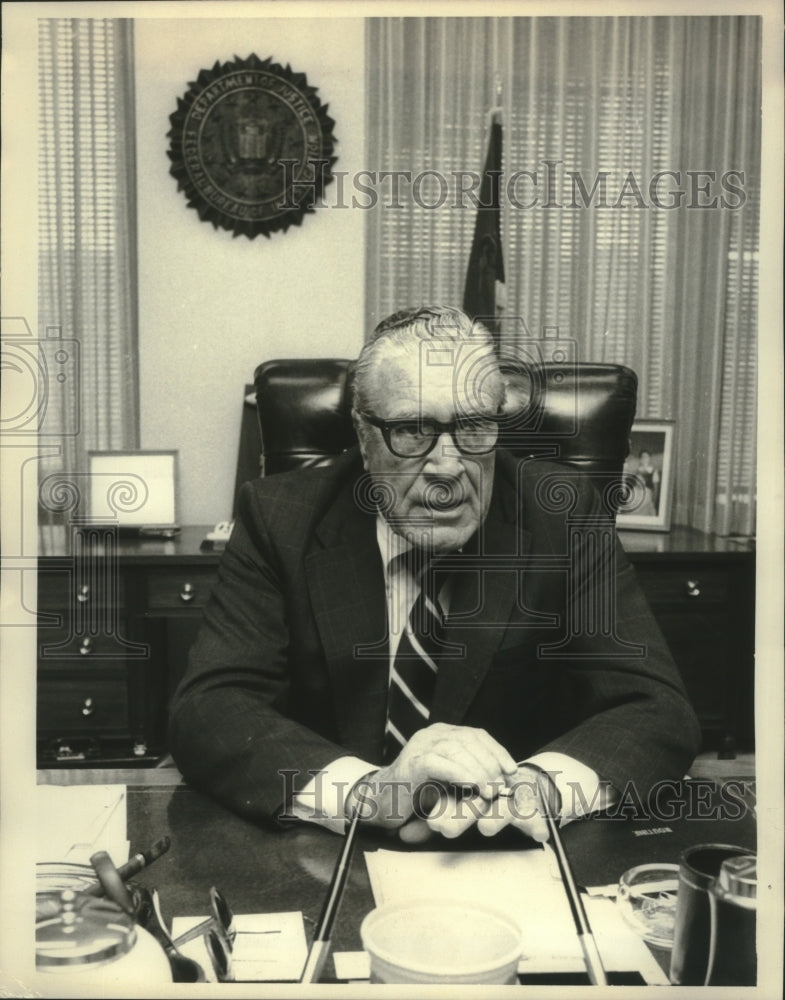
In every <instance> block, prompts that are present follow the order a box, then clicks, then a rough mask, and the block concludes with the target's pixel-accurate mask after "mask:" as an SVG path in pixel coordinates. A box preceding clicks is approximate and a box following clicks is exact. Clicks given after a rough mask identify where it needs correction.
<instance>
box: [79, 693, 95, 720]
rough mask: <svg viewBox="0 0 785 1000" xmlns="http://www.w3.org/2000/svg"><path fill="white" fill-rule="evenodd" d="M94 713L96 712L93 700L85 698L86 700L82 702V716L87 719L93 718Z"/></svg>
mask: <svg viewBox="0 0 785 1000" xmlns="http://www.w3.org/2000/svg"><path fill="white" fill-rule="evenodd" d="M93 712H95V706H94V705H93V699H92V698H85V700H84V701H83V702H82V715H83V716H84V717H85V718H88V717H89V716H91V715H92V714H93Z"/></svg>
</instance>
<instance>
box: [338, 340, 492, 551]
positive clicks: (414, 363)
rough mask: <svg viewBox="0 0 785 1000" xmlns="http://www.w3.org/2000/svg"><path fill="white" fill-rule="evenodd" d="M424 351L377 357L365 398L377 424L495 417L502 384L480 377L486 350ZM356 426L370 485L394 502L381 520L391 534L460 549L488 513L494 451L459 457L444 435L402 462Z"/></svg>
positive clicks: (371, 430)
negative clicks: (422, 453) (427, 449)
mask: <svg viewBox="0 0 785 1000" xmlns="http://www.w3.org/2000/svg"><path fill="white" fill-rule="evenodd" d="M421 347H422V349H421V350H420V352H419V355H418V353H417V352H413V353H411V354H410V353H405V354H404V353H401V352H400V350H394V349H390V350H389V351H386V352H380V355H379V357H378V358H377V361H376V364H375V366H374V369H373V371H372V372H371V373H370V376H371V377H370V380H369V381H370V385H369V386H368V393H367V395H368V401H367V408H368V410H370V411H371V412H372V414H373V416H374V417H376V418H379V419H381V420H387V421H395V420H413V421H427V420H429V419H430V420H435V421H439V422H440V423H443V424H449V423H451V422H452V421H454V420H455V419H456V417H460V418H462V419H466V418H470V417H482V416H488V415H492V414H495V413H496V412H497V410H498V407H499V404H500V402H501V396H502V388H501V383H500V381H499V379H498V377H497V376H496V374H495V372H494V374H493V375H492V376H491V377H485V378H483V377H482V374H483V372H484V373H485V374H486V375H487V373H488V371H489V365H488V363H487V361H488V352H487V351H482V352H478V348H477V347H476V346H475V345H472V344H468V345H467V344H459V343H456V342H447V341H444V342H429V343H427V344H426V343H423V344H422V345H421ZM483 359H485V363H484V364H483ZM440 362H441V363H440ZM491 367H492V366H491ZM476 372H479V373H480V375H479V379H478V377H477V376H476V374H475V373H476ZM355 420H356V422H357V428H358V436H359V439H360V448H361V451H362V455H363V461H364V464H365V469H366V471H367V472H368V473H369V474H370V475H371V477H372V479H373V481H374V483H375V484H379V485H382V486H383V487H384V488H385V490H384V495H387V494H388V493H389V495H390V496H391V497H392V501H391V503H390V504H389V505H387V506H386V507H385V510H384V513H385V515H386V517H387V520H388V521H389V522H390V524H391V526H392V527H393V529H394V530H395V531H397V532H398V534H400V535H404V536H406V535H408V534H413V535H414V536H415V538H421V537H422V536H423V534H426V535H427V537H428V539H429V542H428V544H429V545H431V546H432V548H433V551H434V552H437V553H438V552H453V551H455V550H456V549H459V548H460V547H461V546H462V545H464V544H465V543H466V542H467V541H468V540H469V538H471V536H472V535H473V534H474V533H475V531H477V529H478V527H479V526H480V524H482V522H483V521H484V519H485V516H486V514H487V513H488V507H489V505H490V501H491V491H492V485H493V469H494V461H495V454H494V452H493V450H491V451H489V452H487V453H485V454H479V455H477V454H472V455H466V454H463V453H461V452H460V451H459V450H458V448H457V446H456V444H455V441H454V440H453V437H452V435H451V434H449V433H447V432H446V431H445V432H442V433H441V434H440V436H439V437H438V439H437V441H436V444H435V446H434V448H433V449H432V451H431V452H430V453H429V454H428V455H425V456H422V457H419V458H406V457H399V456H397V455H395V454H393V453H392V452H391V451H390V449H389V448H388V447H387V444H386V443H385V440H384V436H383V434H382V430H381V429H380V428H378V427H376V426H373V425H371V424H369V423H368V422H367V421H363V420H362V418H361V417H360V418H358V417H355Z"/></svg>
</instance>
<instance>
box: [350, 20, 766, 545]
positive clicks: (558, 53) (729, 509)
mask: <svg viewBox="0 0 785 1000" xmlns="http://www.w3.org/2000/svg"><path fill="white" fill-rule="evenodd" d="M366 65H367V67H368V69H367V77H368V80H367V95H366V98H367V160H368V168H369V171H371V172H375V176H374V177H373V184H374V186H375V194H374V197H373V198H371V197H370V196H368V197H367V198H366V204H368V211H367V236H368V254H367V261H368V263H367V273H366V292H367V324H368V327H369V329H370V328H371V327H372V326H373V324H375V323H376V322H377V321H378V320H379V319H380V318H382V317H383V316H385V315H387V314H388V313H390V312H392V311H394V310H395V309H399V308H402V307H405V306H407V305H416V304H418V303H423V302H444V303H455V304H460V302H461V300H462V296H463V283H464V280H465V276H466V263H467V261H468V258H469V251H470V246H471V239H472V233H473V228H474V220H475V216H476V208H475V207H474V206H473V204H472V200H471V196H470V195H467V194H462V193H461V190H462V188H463V189H464V190H467V189H468V188H469V187H470V186H471V178H470V176H468V175H467V174H466V172H467V171H468V172H471V171H474V172H475V173H477V172H479V171H480V169H481V167H482V163H483V160H484V155H485V148H486V144H487V137H488V129H489V111H490V109H491V108H493V107H494V106H495V105H499V106H501V109H502V122H503V128H504V155H503V170H504V178H503V186H502V243H503V249H504V259H505V272H506V288H505V292H506V305H505V321H504V325H503V328H502V342H503V343H505V342H506V343H507V344H514V343H515V341H516V339H518V340H520V339H521V338H524V337H535V338H537V337H542V336H548V337H553V336H556V337H558V338H562V339H566V340H567V341H573V342H574V343H575V345H576V351H577V357H578V359H579V360H582V361H603V362H613V363H620V364H626V365H629V366H630V367H631V368H633V369H634V370H635V371H636V372H637V374H638V377H639V380H640V388H639V401H638V418H639V419H664V420H672V421H674V428H675V447H674V452H675V466H674V501H673V517H672V521H673V523H675V524H686V525H689V526H692V527H695V528H698V529H700V530H703V531H713V532H716V533H718V534H721V535H729V534H740V535H751V534H754V530H755V501H756V497H755V453H756V437H755V423H756V381H757V334H758V313H757V275H758V232H759V174H760V106H761V82H760V81H761V31H760V19H759V18H757V17H754V16H740V17H725V16H723V17H608V18H589V17H571V18H548V17H543V18H378V19H375V18H372V19H369V20H368V22H367V59H366ZM382 171H387V172H388V173H387V174H386V175H384V176H383V175H382V173H381V172H382ZM396 171H397V172H401V173H399V174H398V175H397V177H396V174H395V172H396ZM461 172H464V173H463V174H461ZM456 175H457V176H456ZM442 178H444V179H446V180H443V179H442ZM511 178H514V182H511ZM366 183H368V184H370V182H369V181H367V180H366ZM393 185H395V189H394V190H393ZM371 201H375V203H374V204H372V205H371V204H370V202H371Z"/></svg>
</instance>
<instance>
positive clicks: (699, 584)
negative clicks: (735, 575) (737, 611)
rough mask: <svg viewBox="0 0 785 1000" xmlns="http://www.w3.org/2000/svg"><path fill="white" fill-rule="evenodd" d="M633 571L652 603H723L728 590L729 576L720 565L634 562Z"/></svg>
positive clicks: (695, 604)
mask: <svg viewBox="0 0 785 1000" xmlns="http://www.w3.org/2000/svg"><path fill="white" fill-rule="evenodd" d="M635 572H636V574H637V577H638V581H639V582H640V585H641V587H642V588H643V590H644V593H645V594H646V597H647V598H648V599H649V601H650V602H651V604H652V605H663V604H667V605H674V604H682V605H685V606H697V605H701V604H723V603H725V602H726V601H727V600H728V597H729V594H730V577H729V574H728V572H727V571H726V570H723V569H715V568H713V567H694V566H689V567H688V566H685V567H684V568H683V569H682V568H675V569H674V568H671V567H668V568H661V567H653V566H651V567H650V566H637V567H636V570H635Z"/></svg>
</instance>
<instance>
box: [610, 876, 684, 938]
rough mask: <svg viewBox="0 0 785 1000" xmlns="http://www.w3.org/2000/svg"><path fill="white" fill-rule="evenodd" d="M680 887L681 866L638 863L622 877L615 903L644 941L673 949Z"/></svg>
mask: <svg viewBox="0 0 785 1000" xmlns="http://www.w3.org/2000/svg"><path fill="white" fill-rule="evenodd" d="M678 890H679V866H678V865H672V864H665V863H654V864H649V865H638V866H637V867H636V868H630V869H628V870H627V871H626V872H625V873H624V874H623V875H622V877H621V878H620V879H619V888H618V891H617V893H616V905H617V906H618V908H619V912H620V913H621V914H622V916H623V917H624V919H625V921H626V922H627V924H629V926H630V927H632V929H633V930H634V931H636V932H637V933H638V934H640V936H641V937H642V938H643V939H644V941H646V942H647V943H648V944H651V945H654V946H655V947H657V948H671V947H672V946H673V928H674V924H675V921H676V898H677V894H678Z"/></svg>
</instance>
